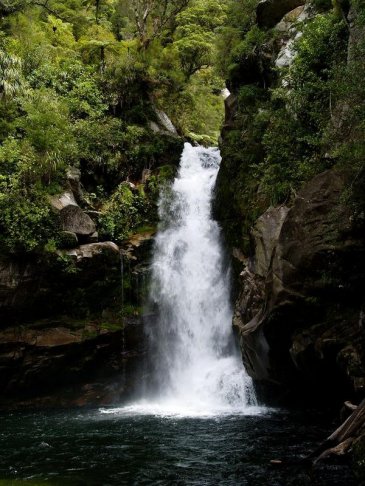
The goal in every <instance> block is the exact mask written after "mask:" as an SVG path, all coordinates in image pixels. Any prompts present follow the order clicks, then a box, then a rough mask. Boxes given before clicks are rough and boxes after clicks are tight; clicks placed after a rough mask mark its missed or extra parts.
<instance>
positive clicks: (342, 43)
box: [217, 2, 365, 254]
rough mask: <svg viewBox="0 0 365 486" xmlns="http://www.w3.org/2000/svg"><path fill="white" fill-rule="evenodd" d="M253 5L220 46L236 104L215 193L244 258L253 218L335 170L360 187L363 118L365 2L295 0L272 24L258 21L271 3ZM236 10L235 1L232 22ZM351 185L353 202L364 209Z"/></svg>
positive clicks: (225, 131) (228, 121) (288, 201)
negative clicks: (302, 1) (303, 2)
mask: <svg viewBox="0 0 365 486" xmlns="http://www.w3.org/2000/svg"><path fill="white" fill-rule="evenodd" d="M248 5H249V3H246V8H247V9H248V10H246V14H245V16H244V19H240V20H239V22H240V25H241V26H243V28H242V29H241V30H238V29H237V27H236V25H235V23H234V22H235V21H236V20H234V22H231V30H229V32H230V33H231V32H232V31H233V33H234V35H232V33H231V37H230V39H231V45H230V49H229V52H227V50H226V45H227V41H226V43H225V44H224V45H223V47H222V48H221V49H222V53H223V54H224V63H223V64H222V66H221V69H223V72H224V73H225V74H226V77H227V78H228V85H229V86H230V88H231V91H232V92H233V94H234V100H233V101H231V103H233V108H232V109H231V111H228V113H227V119H226V123H225V127H224V129H223V141H222V147H221V148H222V155H223V159H224V161H225V162H224V166H223V167H222V170H221V173H220V177H219V180H218V188H217V200H218V203H217V210H218V212H219V217H220V219H221V220H222V221H223V222H225V225H226V227H227V228H229V229H230V231H229V233H230V238H231V240H232V242H234V243H235V244H239V245H242V239H243V240H244V242H243V247H244V249H245V252H246V254H247V253H249V251H250V243H249V239H248V234H249V230H250V228H251V227H252V224H253V222H254V221H255V220H256V219H257V217H258V216H259V215H260V214H262V212H263V211H264V210H265V209H266V208H267V207H268V206H270V205H276V204H282V203H286V204H289V205H290V204H291V202H292V201H293V199H294V197H295V195H296V193H297V191H298V190H299V189H300V188H301V187H302V186H303V184H304V183H305V182H306V181H308V180H310V179H311V178H312V177H313V176H315V175H316V174H319V173H320V172H322V171H324V170H326V169H329V168H331V167H335V166H336V167H338V168H341V169H342V170H345V171H347V172H348V175H349V180H350V181H352V182H355V184H354V185H356V190H357V189H358V187H359V185H360V184H359V181H360V179H361V178H362V177H363V171H364V165H363V160H364V143H363V139H364V131H363V130H364V119H365V118H364V117H365V114H364V110H363V101H361V100H363V99H364V93H363V89H362V84H363V83H361V82H360V77H361V78H362V77H363V76H364V74H365V73H364V64H363V62H362V59H363V53H364V48H365V47H364V38H363V36H362V37H361V36H360V35H358V36H357V38H356V40H355V39H353V37H354V35H355V32H354V31H355V30H356V31H357V32H358V31H359V30H361V29H362V28H363V27H362V25H363V19H362V15H363V14H362V11H363V7H362V6H360V5H358V3H357V2H351V3H350V5H342V4H341V5H340V4H337V2H336V4H334V7H332V4H331V3H330V2H313V3H310V4H307V5H306V6H305V7H304V9H303V6H299V7H297V5H300V2H299V3H298V2H292V9H293V10H292V11H291V12H289V13H288V11H289V10H290V5H289V4H288V6H287V7H288V8H287V11H286V12H287V15H286V16H285V17H284V18H283V19H282V20H281V22H280V23H278V24H277V25H271V24H270V21H269V20H270V19H265V17H264V14H263V13H262V14H261V17H262V18H260V17H259V13H260V12H263V11H264V9H265V2H263V3H262V4H261V10H260V11H259V10H257V11H256V5H257V2H253V3H252V4H251V5H250V8H248ZM262 5H264V6H262ZM236 6H237V2H231V4H230V9H229V11H228V13H227V16H228V18H230V12H234V11H235V10H234V9H235V8H236ZM294 7H297V8H294ZM349 10H350V17H351V12H353V13H354V12H356V19H354V20H353V21H354V22H355V23H356V26H355V27H354V29H352V32H353V33H352V35H351V34H350V30H349V22H350V21H351V19H350V18H349V19H348V12H349ZM242 11H243V10H242ZM242 11H241V12H242ZM256 13H257V15H258V17H257V18H256ZM231 15H232V14H231ZM233 18H234V19H236V16H235V15H233ZM225 35H226V36H227V34H225ZM222 57H223V56H222ZM352 182H351V190H350V192H352V200H353V201H354V200H355V199H356V200H357V202H358V203H360V200H361V197H362V196H361V195H358V196H356V194H355V191H354V190H353V189H355V187H353V185H352ZM349 189H350V188H349ZM228 201H230V202H231V204H228ZM358 213H359V214H360V213H361V209H359V210H358ZM237 215H240V217H239V218H237Z"/></svg>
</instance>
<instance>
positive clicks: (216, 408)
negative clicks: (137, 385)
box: [125, 143, 256, 416]
mask: <svg viewBox="0 0 365 486" xmlns="http://www.w3.org/2000/svg"><path fill="white" fill-rule="evenodd" d="M220 160H221V157H220V153H219V150H218V149H216V148H203V147H192V146H191V145H190V144H189V143H185V147H184V151H183V154H182V157H181V162H180V168H179V172H178V175H177V177H176V178H175V180H174V183H173V185H172V187H170V188H167V189H166V190H165V191H162V194H161V196H160V201H159V216H160V226H159V230H158V233H157V236H156V239H155V248H154V255H153V261H152V283H151V295H150V300H151V302H152V305H153V307H154V309H155V310H156V312H155V314H156V318H155V319H153V320H152V321H151V320H150V321H149V322H148V323H147V325H146V327H147V332H148V339H149V343H150V350H151V365H150V366H149V367H148V368H149V370H148V371H149V373H148V380H147V381H148V383H147V386H144V387H143V390H144V391H143V395H144V396H143V399H142V400H140V401H139V402H137V403H135V404H133V405H132V406H131V407H127V408H125V411H128V410H130V411H135V412H138V411H139V412H141V413H162V414H164V413H166V414H182V415H184V416H185V415H194V416H196V415H206V414H210V415H211V414H221V413H247V411H248V410H251V411H253V408H254V407H255V405H256V400H255V396H254V392H253V388H252V382H251V379H250V378H249V377H248V376H247V374H246V373H245V371H244V368H243V365H242V361H241V358H240V356H239V352H238V351H237V346H236V344H235V341H234V338H233V333H232V308H231V305H230V276H229V267H228V265H227V264H226V262H225V259H224V252H223V248H222V242H221V235H220V229H219V226H218V224H217V222H216V221H214V220H213V219H212V215H211V203H212V195H213V189H214V186H215V181H216V177H217V173H218V170H219V164H220Z"/></svg>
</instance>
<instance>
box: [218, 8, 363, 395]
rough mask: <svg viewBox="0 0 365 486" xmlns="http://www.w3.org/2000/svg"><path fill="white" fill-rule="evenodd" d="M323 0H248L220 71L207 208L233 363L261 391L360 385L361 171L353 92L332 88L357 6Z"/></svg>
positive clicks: (353, 389)
mask: <svg viewBox="0 0 365 486" xmlns="http://www.w3.org/2000/svg"><path fill="white" fill-rule="evenodd" d="M337 7H338V11H337V12H334V11H333V9H332V6H331V5H325V4H324V3H321V4H319V3H306V4H304V3H303V2H300V1H299V2H298V1H291V2H290V1H289V2H282V1H280V0H277V1H275V0H274V1H272V2H267V1H265V0H263V1H262V2H260V3H259V5H258V7H257V10H256V21H255V23H254V25H253V27H251V30H250V31H248V32H247V33H246V37H245V41H246V44H249V43H251V45H250V48H249V49H247V46H246V50H245V51H244V52H243V53H242V54H241V57H240V58H239V60H238V61H237V63H236V66H235V68H234V69H232V71H231V76H230V78H229V80H228V86H229V88H230V89H231V95H230V96H229V97H228V99H227V100H226V120H225V125H224V128H223V131H222V138H221V152H222V156H223V161H222V166H221V170H220V173H219V176H218V181H217V188H216V203H215V206H216V207H215V211H216V214H217V216H218V218H219V219H220V221H221V222H222V225H223V228H224V231H225V236H226V239H227V241H228V243H229V245H230V247H231V249H232V253H233V260H234V269H235V281H236V289H237V295H236V304H235V313H234V318H233V324H234V327H235V328H236V330H237V331H238V334H239V339H240V344H241V350H242V355H243V362H244V364H245V366H246V369H247V370H248V372H249V374H250V375H251V376H252V377H253V378H254V379H255V382H256V386H257V389H258V391H259V392H261V396H262V397H264V398H265V400H266V401H267V400H269V401H270V399H272V398H273V397H274V402H277V401H278V400H279V402H281V403H283V402H287V401H291V400H296V399H297V398H298V397H300V399H301V400H303V399H308V400H309V402H313V400H318V399H319V400H322V399H324V400H327V401H328V400H344V399H355V400H359V399H361V398H362V397H363V396H364V391H365V388H364V387H365V340H364V329H363V325H364V307H363V306H364V284H365V240H364V234H365V233H364V218H363V214H364V213H363V208H364V198H363V195H364V194H363V189H362V188H361V187H362V184H363V181H364V170H363V164H362V163H361V164H357V160H356V158H355V157H354V155H353V152H352V147H351V142H350V141H349V139H351V138H352V137H353V139H354V140H356V137H359V132H358V128H357V126H356V123H357V120H356V116H354V112H355V111H356V110H357V107H356V99H355V98H352V103H353V105H351V104H349V101H348V99H346V96H347V95H348V94H349V92H351V87H350V83H349V82H348V81H346V82H348V85H347V86H346V88H345V90H346V93H347V95H344V93H342V94H341V93H337V94H335V93H336V90H335V88H334V86H333V83H339V82H340V81H339V79H338V78H336V76H338V70H339V69H340V67H341V69H343V70H344V71H346V70H348V73H347V74H346V75H347V76H350V75H351V74H350V73H351V69H353V66H354V65H355V64H353V63H354V62H355V61H354V57H355V58H356V56H357V55H359V54H358V53H359V50H361V49H362V47H361V46H363V44H364V36H363V32H364V30H363V27H362V20H361V15H362V14H361V12H362V8H361V7H359V5H358V4H357V3H355V2H351V4H350V5H346V4H342V3H341V4H339V5H338V6H337ZM253 32H255V36H256V37H255V38H254V37H253ZM334 32H335V34H334ZM258 33H259V34H258ZM250 36H251V37H250ZM355 37H356V41H354V39H355ZM330 38H331V39H332V44H331V47H330V49H331V52H332V54H330V53H329V52H328V50H327V49H328V47H327V46H326V43H327V42H328V40H329V39H330ZM355 43H356V49H354V45H355ZM308 53H310V55H311V56H312V58H311V59H312V61H313V59H314V58H315V61H314V64H313V62H312V61H310V62H308ZM329 58H331V59H329ZM303 69H304V70H305V71H304V70H303ZM345 84H346V83H345ZM351 112H352V114H351ZM346 130H347V131H346ZM345 131H346V135H344V134H342V135H339V132H343V133H344V132H345ZM355 132H356V134H355ZM345 137H348V138H347V139H346V138H345ZM346 144H347V145H346ZM298 176H299V177H298Z"/></svg>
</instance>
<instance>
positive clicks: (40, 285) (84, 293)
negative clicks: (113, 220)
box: [0, 242, 121, 327]
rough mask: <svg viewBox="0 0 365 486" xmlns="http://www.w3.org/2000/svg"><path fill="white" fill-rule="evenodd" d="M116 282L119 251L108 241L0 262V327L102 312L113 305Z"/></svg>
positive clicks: (118, 274) (118, 282)
mask: <svg viewBox="0 0 365 486" xmlns="http://www.w3.org/2000/svg"><path fill="white" fill-rule="evenodd" d="M120 283H121V275H120V254H119V248H118V246H117V245H116V244H115V243H112V242H102V243H90V244H86V245H81V246H80V247H77V248H73V249H71V250H60V251H59V252H58V254H50V255H33V256H29V257H28V258H24V259H22V260H20V259H19V258H16V257H7V258H2V259H0V322H1V327H3V326H6V325H7V324H8V323H10V322H14V321H15V322H16V321H17V320H21V321H23V320H26V321H29V320H32V319H37V318H40V317H44V316H47V315H49V316H53V315H55V314H57V313H58V312H61V313H65V312H66V313H68V314H69V315H71V316H72V315H74V314H75V313H76V314H80V311H81V313H82V312H85V309H89V310H92V309H102V308H103V306H106V307H107V306H108V305H109V303H108V302H109V301H113V299H114V293H115V292H117V291H118V286H119V285H120ZM82 309H83V310H82Z"/></svg>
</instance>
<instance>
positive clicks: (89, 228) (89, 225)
mask: <svg viewBox="0 0 365 486" xmlns="http://www.w3.org/2000/svg"><path fill="white" fill-rule="evenodd" d="M60 219H61V226H62V229H63V231H70V232H72V233H75V234H76V235H81V236H88V235H92V234H93V233H95V231H96V226H95V223H94V221H93V220H92V219H91V218H90V216H89V215H88V214H86V213H84V211H83V210H82V209H81V208H80V207H78V206H75V205H71V204H70V205H68V206H65V207H64V208H62V209H61V211H60Z"/></svg>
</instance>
